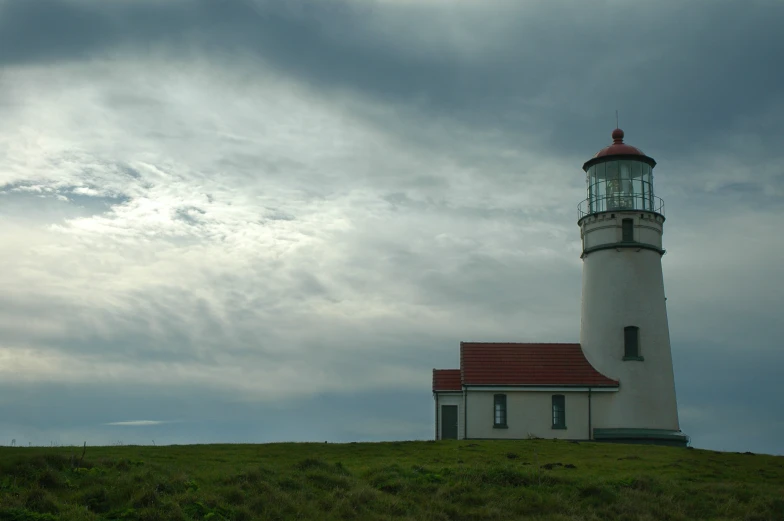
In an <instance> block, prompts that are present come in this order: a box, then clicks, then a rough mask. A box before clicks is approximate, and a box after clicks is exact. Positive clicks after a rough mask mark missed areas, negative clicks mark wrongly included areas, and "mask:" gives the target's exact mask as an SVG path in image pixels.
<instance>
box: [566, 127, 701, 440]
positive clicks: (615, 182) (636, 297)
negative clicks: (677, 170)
mask: <svg viewBox="0 0 784 521" xmlns="http://www.w3.org/2000/svg"><path fill="white" fill-rule="evenodd" d="M655 166H656V161H654V159H653V158H652V157H649V156H647V155H646V154H645V153H643V152H642V150H640V149H639V148H636V147H633V146H630V145H628V144H626V143H624V132H623V130H621V129H615V130H614V131H613V132H612V144H611V145H609V146H607V147H605V148H603V149H601V150H600V151H599V152H598V153H597V154H596V155H595V156H594V157H593V158H591V159H590V160H588V161H586V162H585V164H583V170H584V171H585V175H586V190H587V194H586V195H587V197H586V199H585V200H584V201H582V202H581V203H580V204H579V206H578V221H577V224H578V226H579V227H580V237H581V239H582V254H581V258H582V261H583V274H582V312H581V324H580V345H581V347H582V350H583V353H584V354H585V357H586V359H587V360H588V361H589V362H590V364H591V365H592V366H593V367H594V368H596V370H597V371H599V372H600V373H602V374H603V375H606V376H607V377H609V378H611V379H614V380H617V381H618V382H619V389H618V392H617V393H612V394H608V395H607V396H603V397H602V398H603V399H602V400H597V401H596V403H595V406H596V410H595V418H596V419H597V420H599V421H598V422H596V424H594V427H595V428H594V429H593V432H592V433H591V434H592V438H593V439H597V440H600V439H601V440H607V441H624V442H637V443H650V442H652V443H666V444H672V445H681V444H685V443H686V442H687V437H686V435H685V434H683V433H682V432H681V431H680V425H679V422H678V406H677V401H676V397H675V378H674V373H673V366H672V353H671V349H670V333H669V327H668V323H667V303H666V297H665V293H664V279H663V275H662V262H661V259H662V256H663V255H664V253H665V251H664V248H663V242H662V235H663V232H664V221H665V215H664V202H663V201H662V200H661V199H660V198H659V197H657V196H656V195H655V191H654V185H653V169H654V167H655Z"/></svg>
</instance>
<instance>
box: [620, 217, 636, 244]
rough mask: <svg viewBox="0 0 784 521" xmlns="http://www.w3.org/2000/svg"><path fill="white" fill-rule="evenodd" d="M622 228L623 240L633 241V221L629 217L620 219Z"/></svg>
mask: <svg viewBox="0 0 784 521" xmlns="http://www.w3.org/2000/svg"><path fill="white" fill-rule="evenodd" d="M621 226H622V229H623V237H622V239H621V240H622V241H623V242H634V221H633V220H631V219H624V220H623V221H621Z"/></svg>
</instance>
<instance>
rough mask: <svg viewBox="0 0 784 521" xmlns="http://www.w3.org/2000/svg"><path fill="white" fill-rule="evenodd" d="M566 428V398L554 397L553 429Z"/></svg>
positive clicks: (560, 395)
mask: <svg viewBox="0 0 784 521" xmlns="http://www.w3.org/2000/svg"><path fill="white" fill-rule="evenodd" d="M565 428H566V397H565V396H564V395H562V394H554V395H553V429H565Z"/></svg>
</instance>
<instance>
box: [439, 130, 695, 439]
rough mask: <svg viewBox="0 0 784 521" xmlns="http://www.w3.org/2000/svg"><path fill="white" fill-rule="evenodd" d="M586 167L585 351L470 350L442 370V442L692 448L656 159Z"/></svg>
mask: <svg viewBox="0 0 784 521" xmlns="http://www.w3.org/2000/svg"><path fill="white" fill-rule="evenodd" d="M612 139H613V142H612V144H611V145H610V146H608V147H605V148H603V149H602V150H600V151H599V152H598V153H597V154H596V155H595V156H594V157H593V158H591V159H590V160H588V161H586V162H585V164H584V165H583V170H584V171H585V175H586V185H587V197H586V199H585V200H584V201H583V202H581V203H580V204H579V206H578V216H577V224H578V225H579V226H580V237H581V238H582V255H581V257H582V260H583V281H582V316H581V320H582V322H581V324H580V343H579V344H574V343H569V344H567V343H519V342H460V366H459V368H456V369H433V398H434V399H435V414H434V420H435V438H436V439H437V440H445V439H529V438H531V437H532V436H533V437H537V438H551V439H569V440H592V441H601V442H619V443H651V444H660V445H674V446H681V447H682V446H685V445H686V444H688V441H689V439H688V437H687V436H686V435H685V434H684V433H683V432H681V430H680V425H679V424H678V404H677V402H676V400H675V377H674V374H673V369H672V353H671V351H670V332H669V327H668V325H667V304H666V298H665V297H664V279H663V276H662V263H661V258H662V255H664V249H663V247H662V233H663V231H664V203H663V202H662V200H661V199H660V198H658V197H656V195H655V194H654V190H653V169H654V167H655V166H656V161H654V160H653V158H651V157H649V156H647V155H645V154H644V153H643V152H642V150H640V149H639V148H635V147H633V146H630V145H627V144H626V143H624V142H623V131H622V130H621V129H615V130H614V131H613V133H612Z"/></svg>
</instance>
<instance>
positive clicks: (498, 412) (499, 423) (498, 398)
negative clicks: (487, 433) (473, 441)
mask: <svg viewBox="0 0 784 521" xmlns="http://www.w3.org/2000/svg"><path fill="white" fill-rule="evenodd" d="M493 398H494V400H493V401H494V404H493V412H494V418H493V427H495V428H499V429H505V428H506V395H505V394H496V395H495V396H494V397H493Z"/></svg>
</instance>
